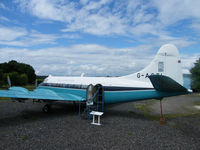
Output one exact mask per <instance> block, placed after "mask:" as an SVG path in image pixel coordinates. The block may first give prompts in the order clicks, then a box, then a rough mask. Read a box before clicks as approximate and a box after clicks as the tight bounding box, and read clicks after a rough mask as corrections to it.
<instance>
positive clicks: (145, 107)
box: [130, 100, 200, 121]
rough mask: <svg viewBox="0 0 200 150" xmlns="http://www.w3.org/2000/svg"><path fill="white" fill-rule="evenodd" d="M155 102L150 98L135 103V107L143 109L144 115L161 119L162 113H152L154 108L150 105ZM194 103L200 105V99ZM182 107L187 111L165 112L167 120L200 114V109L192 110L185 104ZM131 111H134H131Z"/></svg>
mask: <svg viewBox="0 0 200 150" xmlns="http://www.w3.org/2000/svg"><path fill="white" fill-rule="evenodd" d="M154 103H155V101H154V100H150V101H148V102H147V103H133V107H134V108H136V109H137V110H139V111H141V112H142V113H143V114H144V116H147V117H150V118H151V119H152V120H155V121H159V120H160V115H151V112H152V111H153V110H152V108H151V107H150V106H151V105H153V104H154ZM194 105H200V102H199V101H197V102H194ZM181 108H182V109H184V110H185V113H179V114H165V115H164V118H165V120H166V121H167V120H172V119H174V118H178V117H187V116H195V115H200V110H191V109H188V108H187V107H184V106H181ZM130 113H134V111H130Z"/></svg>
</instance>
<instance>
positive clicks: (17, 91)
mask: <svg viewBox="0 0 200 150" xmlns="http://www.w3.org/2000/svg"><path fill="white" fill-rule="evenodd" d="M0 97H10V98H22V99H42V100H61V101H84V100H85V99H84V98H83V97H81V96H78V95H75V94H71V93H57V92H54V91H52V90H49V89H35V90H34V91H29V90H27V89H25V88H22V87H10V88H9V90H0Z"/></svg>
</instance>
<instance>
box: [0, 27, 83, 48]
mask: <svg viewBox="0 0 200 150" xmlns="http://www.w3.org/2000/svg"><path fill="white" fill-rule="evenodd" d="M61 38H65V39H77V38H80V36H79V35H77V34H61V35H57V34H42V33H40V32H38V31H35V30H32V31H30V32H28V31H27V30H26V29H25V28H19V27H10V28H9V27H4V26H0V44H2V45H8V46H20V47H30V46H34V45H40V44H56V40H57V39H61Z"/></svg>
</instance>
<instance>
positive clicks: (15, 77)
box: [0, 60, 36, 85]
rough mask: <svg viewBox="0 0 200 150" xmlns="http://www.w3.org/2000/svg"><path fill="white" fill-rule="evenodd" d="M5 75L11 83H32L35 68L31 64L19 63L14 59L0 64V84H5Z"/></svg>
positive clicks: (34, 76)
mask: <svg viewBox="0 0 200 150" xmlns="http://www.w3.org/2000/svg"><path fill="white" fill-rule="evenodd" d="M7 76H9V77H10V80H11V83H12V85H26V84H33V83H34V82H35V79H36V75H35V70H34V69H33V67H32V66H30V65H28V64H24V63H19V62H17V61H15V60H12V61H9V62H8V63H6V62H5V63H1V64H0V84H1V85H3V84H7Z"/></svg>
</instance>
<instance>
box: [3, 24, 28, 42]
mask: <svg viewBox="0 0 200 150" xmlns="http://www.w3.org/2000/svg"><path fill="white" fill-rule="evenodd" d="M26 34H27V31H26V30H25V29H23V28H19V27H11V28H8V27H3V26H0V41H12V40H15V39H17V38H19V37H22V36H25V35H26Z"/></svg>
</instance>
